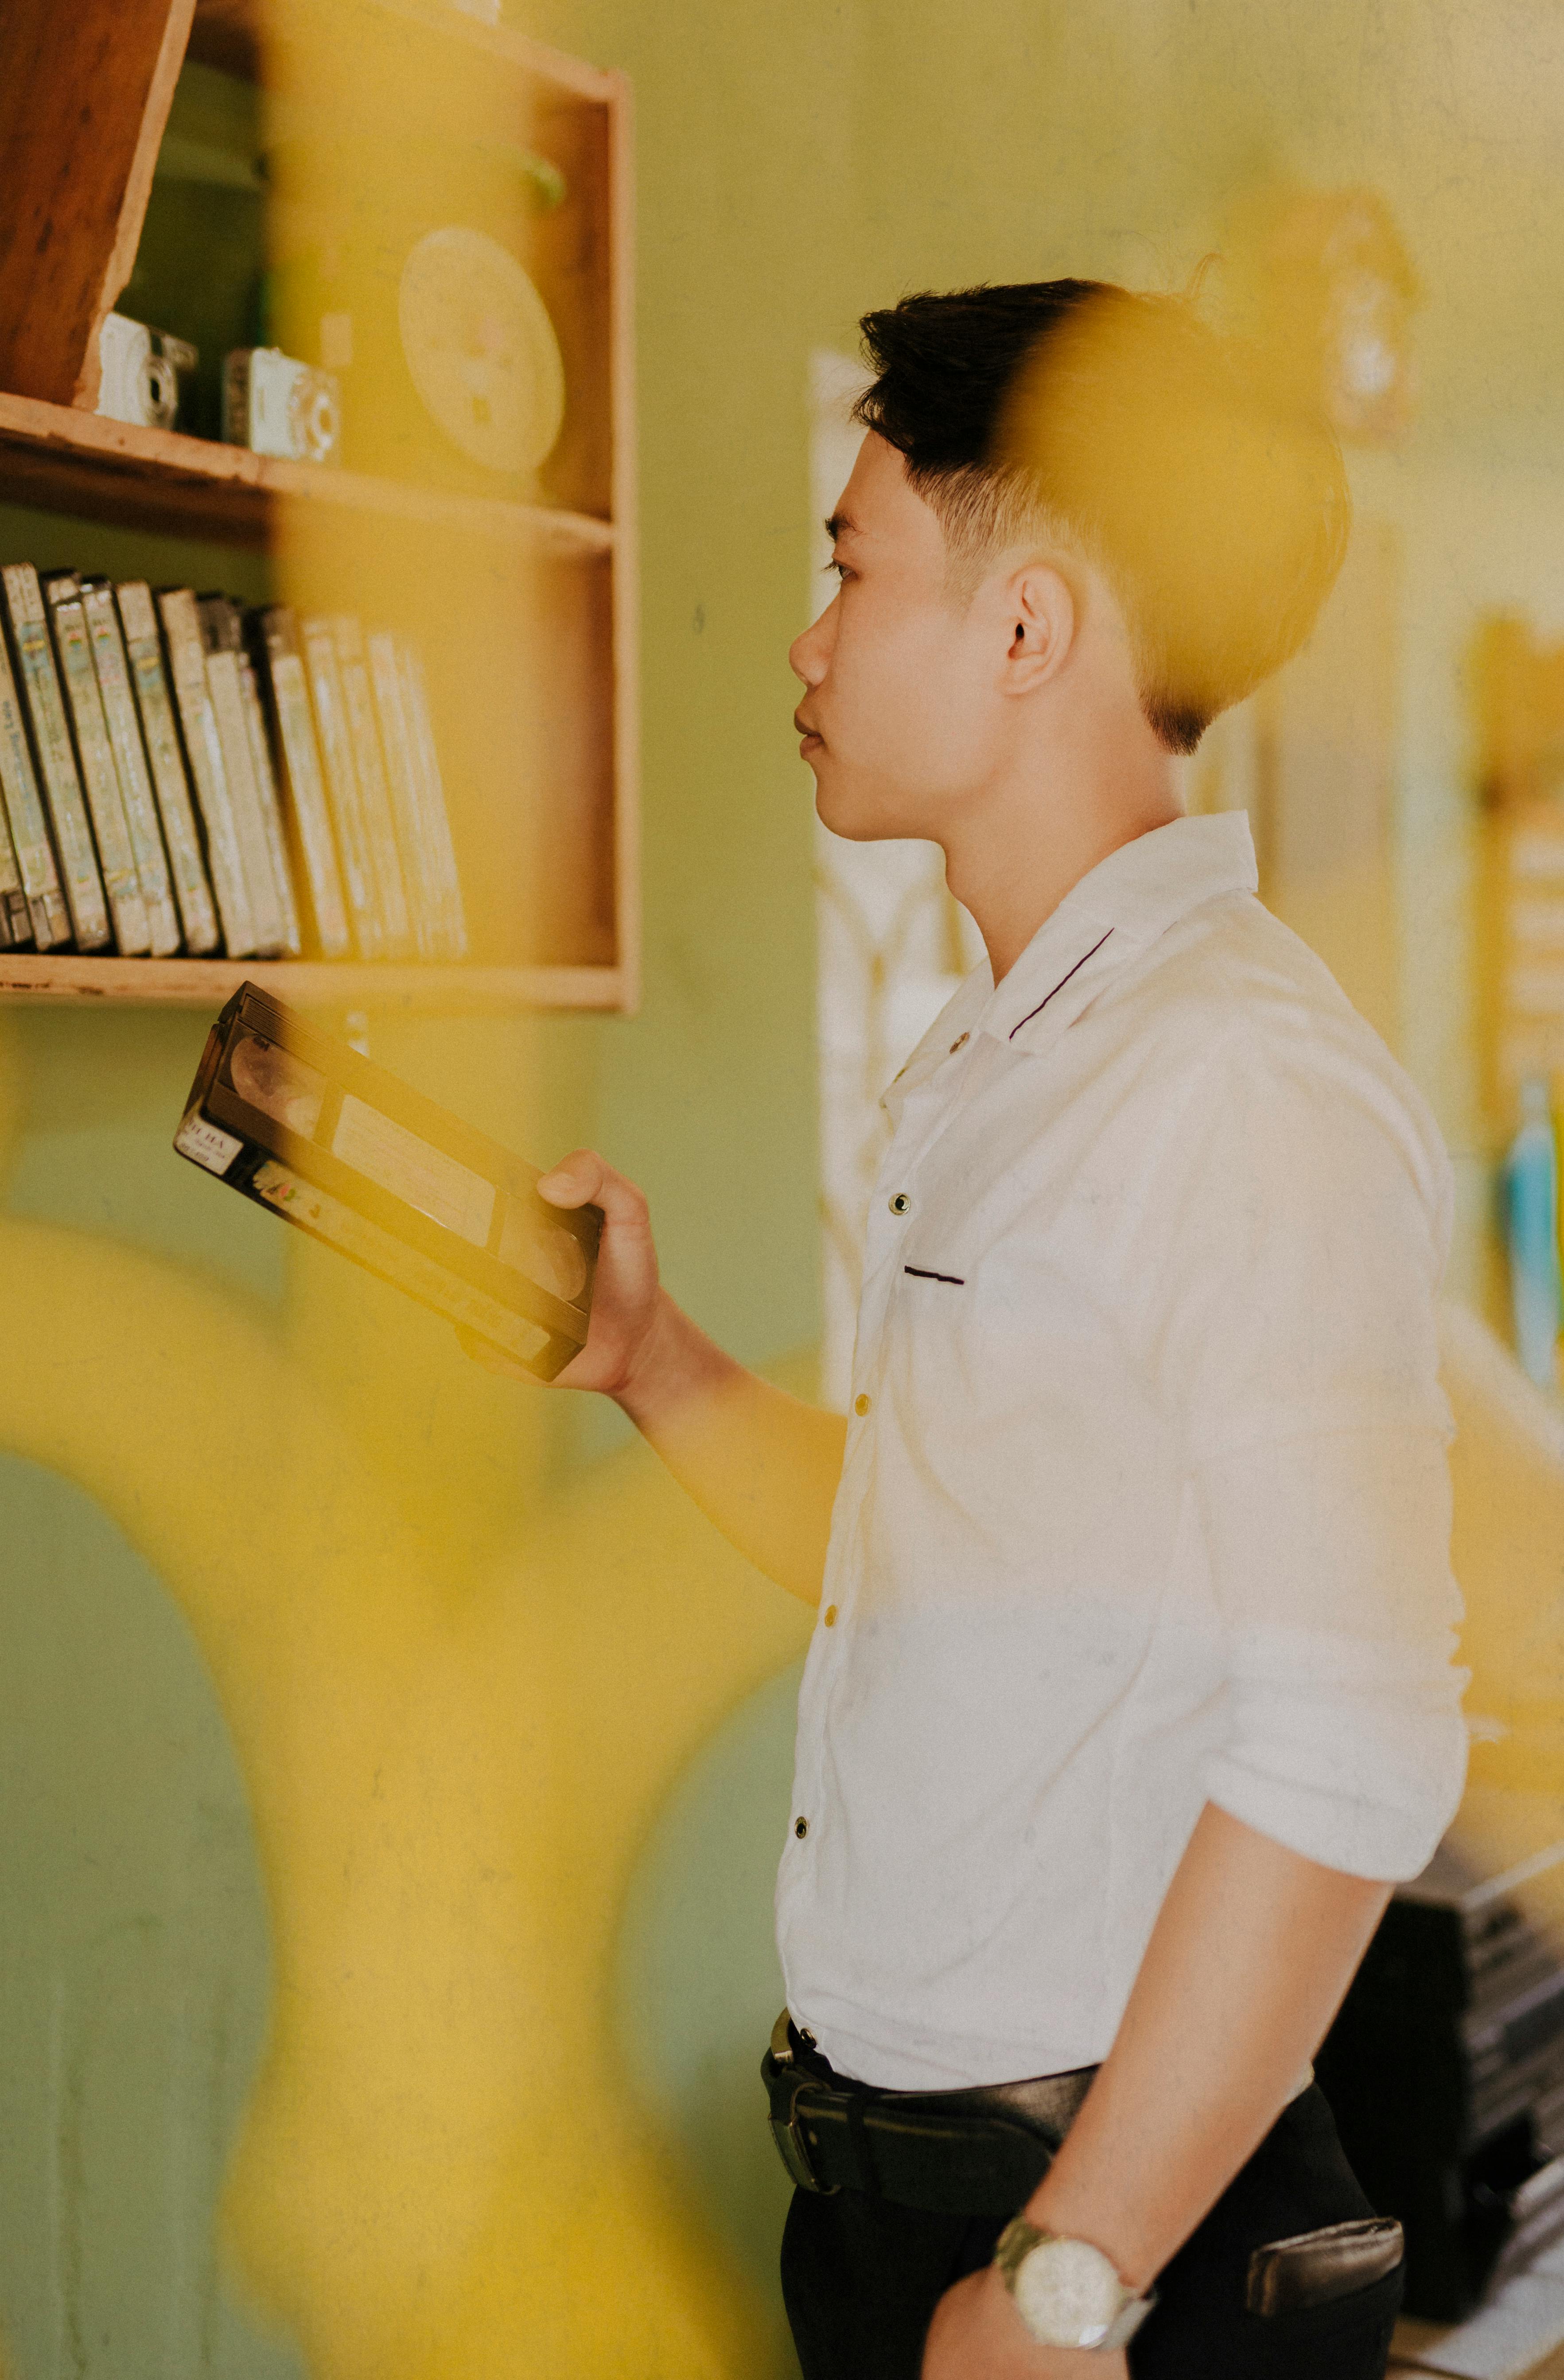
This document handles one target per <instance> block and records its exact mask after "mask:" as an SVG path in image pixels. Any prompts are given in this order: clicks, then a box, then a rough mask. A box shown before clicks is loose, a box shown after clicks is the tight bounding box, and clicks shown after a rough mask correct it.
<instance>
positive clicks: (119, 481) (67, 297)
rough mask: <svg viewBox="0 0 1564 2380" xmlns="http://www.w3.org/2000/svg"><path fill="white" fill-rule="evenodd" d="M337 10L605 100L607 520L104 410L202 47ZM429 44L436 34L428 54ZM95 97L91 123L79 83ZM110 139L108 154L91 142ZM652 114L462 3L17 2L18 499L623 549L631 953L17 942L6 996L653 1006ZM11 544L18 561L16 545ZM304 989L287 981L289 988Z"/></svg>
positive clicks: (8, 495) (1, 414)
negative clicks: (642, 562) (250, 953)
mask: <svg viewBox="0 0 1564 2380" xmlns="http://www.w3.org/2000/svg"><path fill="white" fill-rule="evenodd" d="M322 7H331V8H334V9H340V10H344V11H347V10H352V11H356V12H357V13H358V15H360V16H367V17H369V18H375V17H379V18H382V19H383V20H385V24H386V30H387V31H388V33H389V32H391V31H392V30H393V29H394V28H401V29H403V30H404V31H405V32H406V33H407V34H410V35H411V36H412V37H414V38H415V39H420V40H427V41H428V42H430V44H431V45H440V44H445V45H452V51H453V55H455V54H456V53H458V52H466V53H469V54H475V55H478V56H480V57H482V58H484V59H485V60H492V61H493V63H494V65H495V67H497V68H500V69H503V71H505V72H507V73H511V74H514V75H515V76H517V77H518V78H526V79H529V80H530V81H531V82H532V83H533V84H534V85H535V86H538V87H540V88H543V89H546V90H548V91H552V93H553V94H554V96H555V98H556V99H557V101H558V103H560V104H561V105H571V104H575V105H585V106H588V107H590V108H600V109H601V110H603V111H604V117H605V122H606V136H607V137H606V142H605V150H606V174H607V183H606V194H605V199H604V205H605V212H606V218H607V225H608V242H609V251H608V252H609V255H610V258H611V260H612V262H611V268H610V270H609V272H608V274H607V283H606V285H607V292H608V296H607V311H608V324H607V332H606V338H607V353H606V356H605V357H604V358H602V364H603V370H604V373H605V381H606V390H607V404H608V419H609V420H610V422H611V425H612V446H611V459H610V464H609V480H610V486H609V489H608V496H609V515H610V516H609V517H607V518H602V517H599V516H596V514H594V513H589V512H582V511H570V510H565V509H563V508H559V507H553V506H547V505H538V504H520V503H516V502H514V501H505V500H500V499H494V498H491V497H488V496H486V495H482V494H476V495H468V494H463V493H457V492H445V491H443V490H442V489H439V488H436V487H432V486H426V485H420V484H417V483H413V482H409V481H403V480H390V479H384V478H373V477H370V476H368V475H366V474H365V473H362V472H352V471H346V470H339V469H334V468H319V467H314V466H310V465H308V464H301V463H288V462H279V461H275V460H273V459H271V458H268V457H262V456H260V455H252V454H250V453H249V451H248V450H246V449H244V448H239V447H231V446H227V445H223V444H218V443H213V442H211V441H208V440H203V439H196V438H190V437H186V436H183V435H180V434H178V433H176V432H171V431H156V430H148V429H141V428H138V427H134V426H132V425H130V424H127V423H124V422H115V421H109V420H106V419H100V418H99V417H98V415H97V414H96V413H95V412H94V410H93V409H92V408H93V407H94V406H95V404H96V400H97V389H98V335H99V332H100V329H101V327H102V323H103V318H104V316H105V315H106V314H107V313H108V312H110V311H111V310H113V307H114V305H115V300H116V298H117V297H118V296H119V294H120V292H121V290H122V289H123V287H124V285H125V283H126V281H127V277H128V275H129V273H130V270H131V267H132V265H133V263H134V261H135V257H136V252H137V248H138V244H139V238H140V233H141V226H142V223H143V219H144V216H145V213H146V208H147V203H148V200H149V197H150V193H151V189H152V174H153V169H154V166H155V164H156V160H157V154H158V150H159V146H160V144H161V141H162V139H163V134H164V127H165V124H166V122H167V117H168V112H169V108H170V105H171V103H172V99H173V93H174V88H175V84H176V80H177V78H178V74H179V70H180V67H181V66H182V64H183V62H184V60H185V58H186V56H187V55H188V56H190V57H192V58H197V59H200V61H202V62H203V63H206V64H209V65H212V66H216V67H220V68H222V69H224V70H225V71H227V72H229V73H236V74H240V75H248V76H250V77H253V78H259V75H260V72H261V63H262V60H263V58H264V56H265V55H266V54H267V52H268V51H269V50H272V49H273V48H274V46H275V45H277V44H279V43H281V44H286V43H287V42H289V41H291V40H293V39H295V38H296V37H298V38H305V39H307V38H308V35H309V27H310V23H311V20H312V19H316V18H318V12H319V10H320V9H321V8H322ZM431 55H432V49H431ZM82 91H91V92H92V93H93V94H94V105H93V109H92V113H91V118H90V119H89V120H88V122H87V124H86V126H85V128H84V126H83V120H82V116H81V111H80V105H79V95H80V93H81V92H82ZM89 152H90V153H89ZM633 176H634V155H633V130H632V116H631V100H630V91H629V87H628V84H627V82H626V80H625V78H624V76H623V75H622V74H620V73H618V72H617V71H614V70H608V69H604V68H600V67H595V66H590V65H588V64H586V63H585V62H583V61H580V60H577V59H574V58H569V57H566V56H565V55H564V54H563V53H560V52H558V51H554V50H552V49H549V48H547V47H546V46H544V45H542V44H540V43H538V42H531V41H528V40H527V39H525V38H524V37H523V36H521V35H519V34H516V33H514V32H512V31H510V30H508V29H505V28H502V27H491V26H486V25H483V24H481V23H480V22H479V20H478V19H477V18H472V17H469V16H467V15H466V14H465V13H464V12H463V11H461V10H459V9H458V8H456V7H455V6H453V5H451V0H75V5H74V6H73V7H72V8H71V9H70V10H68V11H67V12H66V13H65V15H64V17H62V16H61V13H60V11H59V8H58V6H57V0H8V5H7V6H6V11H5V17H4V22H3V24H0V181H3V182H4V184H5V187H6V188H7V190H8V191H9V192H10V193H11V200H10V202H9V203H8V205H7V209H6V212H5V215H4V216H3V217H0V502H10V503H14V504H20V505H24V506H28V507H30V508H34V509H37V510H40V511H45V512H55V513H61V514H66V515H69V516H77V517H82V518H87V519H91V520H101V521H105V522H113V523H115V524H119V525H123V526H126V527H129V528H140V529H144V530H150V531H152V532H154V533H157V534H162V535H165V536H166V535H174V536H184V537H196V538H200V539H203V540H212V541H213V542H216V543H222V544H228V545H232V546H236V547H244V548H249V549H252V550H254V549H261V550H264V549H266V548H267V547H268V546H270V545H271V543H272V542H273V539H274V537H275V536H276V534H277V532H278V530H279V528H280V526H281V525H283V524H284V523H285V521H286V518H287V516H288V511H289V508H290V507H292V506H295V505H297V504H320V505H323V506H330V507H335V508H336V509H337V510H338V512H339V513H340V515H341V516H342V517H343V521H344V526H345V528H346V527H347V526H348V525H349V524H350V522H352V521H355V520H357V521H358V522H360V523H363V522H370V523H372V522H375V521H381V522H383V523H384V524H385V527H386V528H387V530H388V532H392V533H396V534H403V533H409V534H412V535H415V536H416V535H419V534H428V535H430V536H432V537H435V538H450V537H463V538H466V537H469V536H470V537H474V538H478V539H481V540H485V541H493V543H495V544H496V545H499V546H501V547H504V546H509V547H511V548H512V549H513V550H514V551H515V553H516V555H517V559H518V563H519V562H520V561H521V560H522V559H523V558H524V557H526V558H532V557H536V556H539V555H541V556H543V557H545V558H547V559H549V560H551V561H554V560H566V561H568V560H569V559H571V558H573V557H574V558H577V559H580V560H582V561H583V562H588V561H589V562H593V563H597V564H601V563H602V562H603V561H605V560H606V561H607V562H608V563H609V565H610V575H611V583H612V684H609V683H608V681H607V680H606V679H605V682H604V687H603V693H604V698H605V700H611V701H612V720H613V735H612V744H613V784H612V794H613V809H612V846H610V844H608V842H607V840H606V838H605V841H604V844H603V845H602V851H603V853H604V856H605V858H606V859H607V860H608V861H609V862H611V868H612V884H613V896H614V937H613V948H614V953H615V955H614V961H613V963H612V965H600V964H592V965H549V966H521V965H485V964H479V963H468V964H467V965H462V966H459V967H395V966H383V965H382V966H355V965H314V964H312V963H310V962H308V961H297V960H287V961H276V962H271V963H262V962H260V961H248V962H247V961H245V960H234V961H229V960H197V959H177V960H168V961H152V960H145V959H104V958H91V957H81V956H67V957H57V958H55V957H42V956H24V955H21V954H11V955H9V956H0V1000H4V1001H17V1000H30V1001H41V1000H60V999H65V1000H74V1001H82V1000H87V1001H91V1000H106V1001H112V1002H121V1001H127V1002H154V1003H159V1004H164V1003H168V1002H176V1003H187V1004H190V1005H205V1004H207V1003H208V1002H211V1001H212V1000H213V999H221V998H222V997H224V996H225V995H226V993H227V992H228V991H230V990H233V988H234V987H235V985H236V984H237V983H239V982H241V981H243V980H244V979H245V978H246V977H252V978H253V979H255V980H257V981H264V982H269V983H271V984H273V986H274V987H275V988H276V989H277V990H279V991H281V992H283V993H284V995H285V996H287V997H291V998H294V999H297V1000H299V1001H300V1002H307V1003H308V1002H321V1003H325V1004H329V1005H333V1006H343V1005H346V1006H350V1007H358V1006H368V1007H380V1006H384V1005H388V1004H389V1005H393V1006H396V1007H418V1008H428V1009H436V1010H441V1011H445V1012H454V1011H461V1010H477V1009H495V1008H507V1007H515V1006H527V1007H543V1008H562V1007H576V1008H586V1009H597V1010H601V1009H616V1010H619V1011H621V1012H630V1011H633V1010H634V1008H635V1007H636V1005H637V1000H638V995H639V964H640V951H639V942H640V936H639V785H638V770H639V687H638V670H637V653H638V637H639V622H638V608H637V540H636V507H637V486H636V468H635V451H634V446H635V442H634V428H633V425H634V419H635V411H634V407H635V396H634V388H635V364H634V348H633V339H634V294H633V286H632V259H633V237H634V226H633V198H632V190H633ZM7 558H8V557H7ZM290 987H291V990H290Z"/></svg>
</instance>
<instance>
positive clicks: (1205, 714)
mask: <svg viewBox="0 0 1564 2380" xmlns="http://www.w3.org/2000/svg"><path fill="white" fill-rule="evenodd" d="M860 328H861V330H862V332H863V337H864V346H865V351H866V354H867V358H868V359H869V361H870V363H871V364H872V365H873V367H874V370H875V374H876V377H875V380H874V382H873V383H872V385H871V386H870V387H869V388H868V389H867V390H866V391H865V393H864V395H862V396H861V397H860V398H859V400H858V403H857V405H856V407H855V417H856V419H858V421H860V422H861V423H862V424H863V426H864V428H865V429H867V430H872V431H876V432H877V433H878V434H879V436H880V437H881V438H883V439H884V440H885V441H886V442H887V443H888V444H890V445H891V446H894V447H896V448H897V449H898V451H899V452H900V453H901V454H902V455H903V457H904V459H905V463H906V469H907V477H908V479H909V480H910V481H911V482H912V485H913V486H914V487H915V489H916V490H917V492H918V493H919V494H920V495H921V496H922V497H923V499H924V501H925V503H926V504H928V505H929V506H930V508H931V509H932V510H933V511H934V512H935V513H936V514H937V515H938V516H939V519H940V525H941V527H942V528H943V530H944V533H945V540H946V544H947V547H948V549H949V553H950V562H951V572H952V593H954V594H955V595H956V596H957V597H958V598H959V599H960V600H962V601H970V600H971V597H972V594H973V593H974V592H975V590H976V587H977V586H978V584H979V583H980V581H981V580H982V578H983V577H984V576H985V575H986V574H987V572H988V569H989V568H991V567H992V566H993V565H995V564H996V563H997V562H998V561H999V560H1000V557H1001V556H1002V555H1003V554H1005V553H1009V552H1011V551H1012V550H1013V549H1015V548H1019V547H1024V546H1028V545H1030V546H1033V547H1035V548H1037V550H1039V551H1044V552H1046V551H1047V550H1049V548H1052V549H1054V550H1055V551H1060V550H1062V551H1064V552H1066V553H1073V554H1075V555H1076V556H1078V557H1080V558H1082V559H1084V560H1085V561H1086V562H1087V563H1089V564H1090V565H1092V566H1093V567H1094V568H1096V569H1097V571H1099V572H1100V573H1101V575H1102V577H1104V578H1105V579H1106V580H1107V582H1108V584H1109V587H1110V588H1111V589H1112V591H1113V595H1114V597H1115V600H1116V601H1117V602H1118V604H1119V607H1120V610H1121V613H1123V616H1124V620H1125V624H1126V626H1127V628H1128V631H1129V635H1130V641H1131V650H1132V652H1133V655H1134V667H1135V674H1136V683H1137V687H1138V690H1139V694H1140V699H1141V704H1142V708H1143V709H1144V710H1145V712H1146V718H1147V720H1148V721H1149V722H1150V724H1151V726H1152V728H1153V730H1154V731H1155V733H1156V734H1157V735H1158V738H1159V739H1160V741H1161V742H1162V743H1163V744H1164V745H1165V746H1166V747H1168V749H1169V750H1170V751H1173V752H1193V751H1194V748H1195V746H1196V745H1197V744H1198V743H1199V741H1200V738H1201V736H1202V735H1204V733H1205V731H1206V727H1207V726H1208V725H1209V724H1210V722H1211V721H1212V720H1213V719H1214V718H1215V717H1216V715H1217V713H1218V711H1219V710H1226V709H1227V708H1228V706H1229V705H1230V704H1231V703H1234V702H1238V701H1241V700H1242V699H1243V697H1244V696H1245V695H1246V694H1249V693H1251V692H1252V691H1253V689H1254V688H1255V686H1258V685H1259V684H1260V683H1261V681H1262V680H1263V679H1264V678H1267V677H1268V676H1269V675H1270V674H1271V672H1272V671H1273V670H1275V669H1278V668H1279V666H1280V664H1281V663H1282V662H1284V661H1286V660H1288V659H1289V657H1290V656H1291V654H1293V653H1295V652H1296V651H1297V650H1298V648H1299V647H1300V645H1302V644H1303V640H1304V638H1305V637H1307V636H1308V634H1309V631H1310V629H1311V628H1312V627H1313V625H1314V623H1315V617H1316V615H1317V613H1318V612H1319V607H1320V605H1321V603H1322V602H1323V601H1324V600H1325V597H1326V596H1327V594H1328V592H1329V590H1330V588H1331V586H1332V584H1333V583H1334V581H1335V577H1336V574H1337V572H1338V571H1339V569H1340V566H1341V560H1342V556H1343V554H1344V553H1345V552H1346V548H1347V537H1348V530H1349V527H1350V522H1351V503H1350V499H1349V496H1348V491H1347V480H1346V473H1345V471H1344V469H1343V468H1342V463H1341V455H1340V447H1339V446H1338V444H1337V442H1336V437H1335V434H1334V432H1333V431H1332V430H1331V428H1330V425H1329V423H1328V420H1327V419H1326V417H1325V415H1324V413H1323V411H1322V410H1320V409H1319V408H1318V407H1315V406H1314V405H1312V404H1311V403H1309V402H1306V401H1305V400H1303V398H1302V397H1301V396H1300V395H1299V394H1298V392H1297V390H1296V388H1295V387H1294V386H1293V385H1291V384H1290V383H1287V382H1285V381H1284V380H1282V379H1280V378H1279V376H1278V375H1277V373H1276V372H1274V371H1273V370H1269V369H1268V368H1267V359H1266V358H1265V356H1264V355H1263V353H1262V351H1261V350H1259V349H1258V348H1256V347H1254V346H1248V345H1246V344H1245V343H1243V342H1241V341H1239V340H1236V339H1230V338H1226V337H1223V336H1221V335H1220V334H1218V333H1217V332H1216V331H1215V330H1213V329H1212V328H1210V327H1209V326H1208V325H1207V324H1206V322H1202V321H1201V319H1200V317H1199V316H1198V315H1197V313H1196V312H1195V310H1194V306H1193V304H1191V303H1190V302H1189V301H1188V300H1187V299H1185V298H1182V297H1156V296H1146V295H1141V294H1138V293H1136V292H1134V291H1131V290H1127V289H1120V288H1117V287H1115V286H1114V285H1112V284H1111V283H1109V282H1102V281H1042V282H1026V283H1021V284H1017V285H1012V286H1008V287H1002V288H990V287H987V286H984V287H979V288H976V289H959V290H954V291H951V292H949V293H946V294H943V295H940V294H936V293H934V292H932V291H926V292H923V293H921V294H919V295H917V296H915V297H903V300H902V302H901V304H900V305H898V306H891V307H886V308H883V309H881V310H879V311H877V312H874V313H870V314H866V315H865V316H864V318H863V321H862V323H861V324H860Z"/></svg>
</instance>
